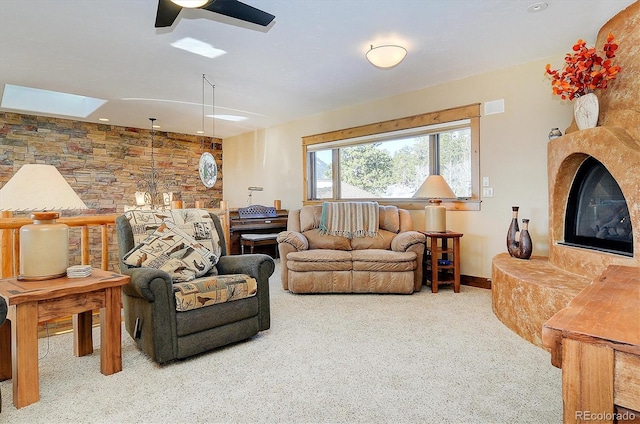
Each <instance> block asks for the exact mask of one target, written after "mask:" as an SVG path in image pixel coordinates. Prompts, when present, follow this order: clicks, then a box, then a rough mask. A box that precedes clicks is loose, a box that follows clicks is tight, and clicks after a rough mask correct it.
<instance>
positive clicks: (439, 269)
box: [420, 230, 463, 293]
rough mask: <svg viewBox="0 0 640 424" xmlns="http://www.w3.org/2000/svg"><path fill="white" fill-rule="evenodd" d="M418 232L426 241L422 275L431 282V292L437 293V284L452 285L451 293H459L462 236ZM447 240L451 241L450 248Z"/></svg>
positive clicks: (450, 232)
mask: <svg viewBox="0 0 640 424" xmlns="http://www.w3.org/2000/svg"><path fill="white" fill-rule="evenodd" d="M420 232H421V233H422V234H424V235H425V236H427V239H428V240H427V250H428V252H427V253H428V254H426V255H424V258H425V267H424V275H425V279H426V280H430V281H431V292H432V293H438V285H439V284H446V283H453V292H454V293H460V237H462V236H463V234H462V233H456V232H455V231H448V230H447V231H420ZM438 240H440V243H438ZM448 240H453V247H452V248H450V247H449V246H448ZM429 271H431V276H430V277H429Z"/></svg>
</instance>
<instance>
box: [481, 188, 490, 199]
mask: <svg viewBox="0 0 640 424" xmlns="http://www.w3.org/2000/svg"><path fill="white" fill-rule="evenodd" d="M482 197H493V187H484V188H483V189H482Z"/></svg>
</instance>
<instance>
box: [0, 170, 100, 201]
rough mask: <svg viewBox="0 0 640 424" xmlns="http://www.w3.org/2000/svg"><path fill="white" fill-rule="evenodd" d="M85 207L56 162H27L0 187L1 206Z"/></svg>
mask: <svg viewBox="0 0 640 424" xmlns="http://www.w3.org/2000/svg"><path fill="white" fill-rule="evenodd" d="M67 209H87V205H85V204H84V202H83V201H82V200H81V199H80V197H78V195H77V194H76V192H75V191H73V188H71V186H70V185H69V183H67V181H66V180H65V179H64V177H63V176H62V175H61V174H60V172H58V170H57V169H56V167H55V166H52V165H44V164H27V165H22V167H21V168H20V169H19V170H18V172H16V173H15V175H14V176H13V177H11V179H10V180H9V181H8V182H7V183H6V184H5V185H4V186H3V187H2V188H1V189H0V210H4V211H43V210H49V211H51V210H67Z"/></svg>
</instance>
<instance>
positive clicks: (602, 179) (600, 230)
mask: <svg viewBox="0 0 640 424" xmlns="http://www.w3.org/2000/svg"><path fill="white" fill-rule="evenodd" d="M564 234H565V242H564V243H563V244H567V245H570V246H576V247H583V248H587V249H595V250H600V251H605V252H609V253H615V254H619V255H624V256H633V228H632V226H631V220H630V215H629V208H628V207H627V202H626V200H625V198H624V195H623V194H622V190H620V186H619V185H618V183H617V182H616V180H615V179H614V178H613V176H612V175H611V173H610V172H609V171H608V170H607V168H605V166H604V165H603V164H602V163H600V162H599V161H598V160H597V159H595V158H593V157H589V158H588V159H586V160H585V161H584V162H583V163H582V165H580V168H579V169H578V172H577V173H576V177H575V179H574V181H573V184H572V186H571V190H570V192H569V199H568V203H567V214H566V217H565V231H564Z"/></svg>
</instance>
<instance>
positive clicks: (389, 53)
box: [366, 44, 407, 69]
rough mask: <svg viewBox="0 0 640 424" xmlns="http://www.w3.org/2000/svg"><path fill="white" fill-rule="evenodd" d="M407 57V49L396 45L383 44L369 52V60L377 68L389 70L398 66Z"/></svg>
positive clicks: (367, 55)
mask: <svg viewBox="0 0 640 424" xmlns="http://www.w3.org/2000/svg"><path fill="white" fill-rule="evenodd" d="M406 55H407V49H405V48H404V47H402V46H398V45H396V44H382V45H380V46H376V47H374V46H373V44H372V45H371V49H370V50H369V51H368V52H367V54H366V57H367V60H368V61H369V62H370V63H371V64H372V65H373V66H375V67H377V68H381V69H389V68H393V67H394V66H397V65H398V64H399V63H400V62H402V61H403V60H404V58H405V56H406Z"/></svg>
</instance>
